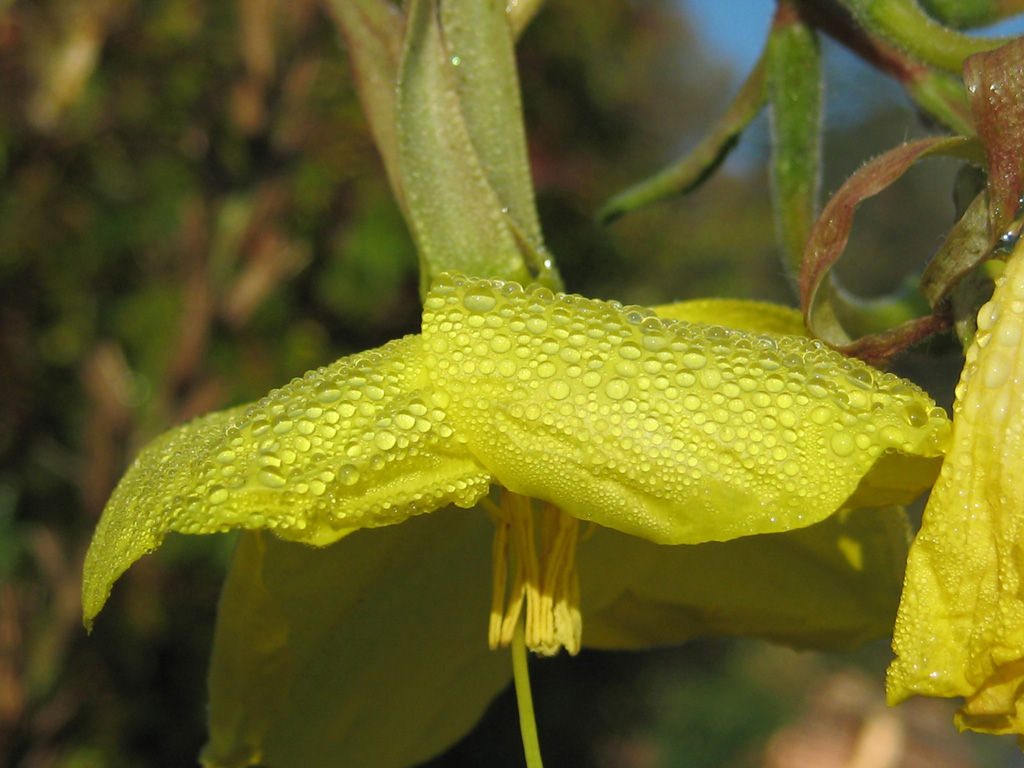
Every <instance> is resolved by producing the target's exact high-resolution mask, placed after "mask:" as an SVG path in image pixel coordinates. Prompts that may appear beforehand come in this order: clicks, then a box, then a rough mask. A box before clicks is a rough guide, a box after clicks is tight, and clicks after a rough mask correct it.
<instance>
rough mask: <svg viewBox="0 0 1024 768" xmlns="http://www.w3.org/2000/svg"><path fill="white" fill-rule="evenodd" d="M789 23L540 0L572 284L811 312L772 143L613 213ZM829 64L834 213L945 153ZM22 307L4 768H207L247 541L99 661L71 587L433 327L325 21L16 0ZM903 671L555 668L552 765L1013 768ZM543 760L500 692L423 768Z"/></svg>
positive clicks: (869, 277) (3, 147) (880, 272)
mask: <svg viewBox="0 0 1024 768" xmlns="http://www.w3.org/2000/svg"><path fill="white" fill-rule="evenodd" d="M726 7H728V8H729V9H730V11H729V13H727V14H725V15H724V16H723V13H722V9H723V8H726ZM771 12H772V6H771V4H770V3H767V2H756V3H755V2H749V3H748V2H746V1H744V2H742V3H739V2H735V3H715V2H713V0H706V1H705V2H691V3H688V4H683V5H680V4H679V3H678V2H677V3H673V2H668V1H664V2H662V1H660V0H630V1H629V2H626V1H625V0H608V1H607V2H600V3H594V2H592V1H591V0H549V3H548V5H547V7H546V8H545V9H544V10H543V11H542V12H541V13H540V15H539V16H538V17H537V19H536V20H535V21H534V22H533V24H532V26H531V27H530V28H529V29H528V30H527V32H526V34H525V35H524V37H523V39H522V41H521V42H520V44H519V48H518V52H519V59H520V74H521V78H522V88H523V95H524V108H525V115H526V123H527V129H528V134H529V143H530V155H531V160H532V165H533V172H534V178H535V183H536V187H537V195H538V204H539V208H540V215H541V220H542V223H543V226H544V231H545V234H546V237H547V242H548V245H549V247H550V249H551V250H552V252H553V253H554V254H555V255H556V257H557V259H558V262H559V264H560V267H561V270H562V274H563V276H564V278H565V281H566V284H567V286H568V287H569V289H570V290H572V291H576V292H580V293H584V294H587V295H591V296H597V297H604V298H617V299H620V300H623V301H627V302H633V303H657V302H665V301H670V300H675V299H681V298H687V297H693V296H700V295H723V296H737V297H753V298H761V299H769V300H774V301H780V302H785V303H790V304H791V303H793V302H794V296H793V294H792V292H791V290H790V286H789V284H788V282H787V278H786V277H785V274H784V272H783V269H782V267H781V266H780V260H779V257H778V255H777V252H776V248H775V245H774V240H773V234H772V217H771V212H770V209H769V204H768V190H767V181H766V172H765V167H764V162H765V157H766V154H767V150H768V131H767V127H766V123H765V121H763V120H762V121H760V122H759V123H757V124H755V126H754V127H753V128H752V129H751V130H750V131H749V132H748V134H747V135H746V136H745V137H744V139H743V142H742V143H741V146H740V149H739V150H738V152H737V154H736V156H735V158H734V159H732V160H730V162H729V163H727V165H726V167H725V169H724V172H723V173H720V174H719V175H718V176H716V177H715V178H714V179H713V180H712V181H711V182H710V183H709V184H708V185H707V186H706V187H705V188H703V189H701V190H700V191H699V192H697V193H696V194H694V195H692V196H690V197H688V198H684V199H678V200H674V201H670V202H666V203H663V204H661V205H659V206H656V207H653V208H651V209H649V210H645V211H642V212H638V213H635V214H632V215H630V216H627V217H625V218H624V219H621V220H620V221H618V222H616V223H615V224H613V225H611V226H610V227H608V228H602V227H599V226H598V225H597V224H595V221H594V214H595V212H596V211H597V209H598V208H599V207H600V205H601V204H602V203H603V202H605V201H606V200H607V199H608V198H609V197H610V196H611V195H612V194H613V193H614V192H616V191H619V190H620V189H621V188H623V187H625V186H628V185H629V184H631V183H633V182H635V181H636V180H638V179H639V178H641V177H643V176H645V175H646V174H649V173H652V172H654V171H656V170H658V169H659V168H660V167H661V166H662V165H664V164H666V163H668V162H669V161H671V160H672V159H674V158H675V157H677V156H679V155H680V154H681V153H682V152H684V151H685V150H686V149H687V148H689V147H690V146H692V145H693V144H694V143H695V142H696V140H697V139H698V138H699V136H700V135H701V132H702V131H703V130H705V129H707V127H708V126H709V125H710V123H711V121H712V120H713V119H714V118H715V116H716V115H717V114H718V113H719V112H720V111H721V110H722V109H724V107H725V105H726V104H727V102H728V99H729V98H730V97H731V95H732V93H733V91H734V89H735V88H736V87H737V86H738V83H739V81H740V78H741V77H742V75H743V74H744V70H745V67H748V66H749V65H750V64H751V63H752V61H753V60H754V59H755V58H756V56H757V54H758V53H759V47H760V41H761V38H762V36H763V34H764V33H765V31H766V30H767V26H768V22H769V18H770V15H771ZM826 59H827V61H828V62H829V79H828V83H827V93H828V96H827V99H828V104H829V112H828V116H827V122H826V144H825V157H826V176H825V182H824V185H823V191H824V192H826V193H828V192H831V191H833V190H834V189H835V188H836V187H837V186H838V185H839V183H840V182H841V180H842V179H843V178H844V177H845V176H846V175H847V174H848V173H850V172H851V171H852V170H854V169H855V168H857V167H858V166H859V165H860V164H861V163H863V162H864V160H866V159H867V158H869V157H871V156H873V155H875V154H878V153H879V152H881V151H883V150H884V149H886V148H888V147H890V146H892V145H894V144H896V143H898V142H900V141H902V140H904V139H906V138H910V137H913V136H916V135H920V134H921V133H922V132H923V130H924V129H923V128H922V126H921V125H920V124H919V122H918V120H917V118H916V116H915V115H914V113H913V112H912V111H911V110H910V109H909V108H908V107H907V106H906V103H905V102H904V101H903V99H902V97H901V95H900V93H899V91H898V89H896V88H895V87H894V86H891V85H889V84H888V83H887V82H886V81H884V80H883V79H882V78H881V77H880V76H877V75H875V74H874V73H872V72H870V71H868V70H866V69H865V68H864V67H862V66H860V65H859V64H858V63H857V62H856V61H854V60H853V59H852V57H851V56H849V55H848V54H846V53H844V52H843V51H841V50H839V49H838V48H836V47H835V46H826ZM954 172H955V167H953V166H947V165H943V164H942V163H941V162H935V163H932V164H931V165H927V166H925V167H922V168H920V169H918V170H915V171H914V172H913V173H912V174H910V175H909V176H908V178H907V179H906V180H904V181H902V182H901V183H900V184H898V185H897V186H896V187H895V188H894V189H892V190H891V191H889V192H886V193H885V194H884V195H883V196H882V197H880V198H879V199H877V200H876V201H872V202H870V203H868V204H866V205H865V206H864V211H863V213H862V214H860V215H859V216H858V223H857V227H855V237H854V242H853V244H852V245H851V251H850V252H849V256H848V257H847V259H846V265H847V266H846V268H845V269H844V267H843V265H842V264H841V265H840V270H841V272H842V274H843V276H844V279H845V280H846V282H847V283H848V284H849V285H850V286H851V287H854V288H855V289H857V290H859V291H862V292H866V293H869V294H870V293H877V292H881V291H884V290H887V289H889V288H891V287H893V286H894V285H896V284H898V283H899V282H900V281H901V280H902V278H903V276H904V274H905V272H906V271H907V270H910V269H913V268H915V267H918V266H920V264H921V262H922V260H923V259H924V258H925V257H927V256H928V255H929V254H930V253H931V251H932V250H933V249H934V248H935V247H936V246H937V245H938V243H939V242H940V236H941V235H942V233H943V232H945V231H946V229H948V227H949V225H950V224H951V221H952V214H953V207H952V202H951V199H950V193H949V189H950V185H951V179H952V175H953V173H954ZM849 265H855V268H854V267H851V266H849ZM0 296H2V298H0V765H4V766H12V767H13V766H17V767H18V768H51V767H52V768H92V767H93V766H96V767H97V768H98V767H99V766H119V767H120V766H123V767H124V768H136V767H138V768H143V767H146V768H149V767H152V768H163V767H167V768H170V767H171V766H187V765H194V764H195V759H196V757H195V756H196V754H197V753H198V750H199V748H200V746H201V745H202V743H203V740H204V732H203V723H204V716H205V713H204V704H205V692H204V687H205V682H204V677H205V667H206V659H207V656H208V653H209V645H210V638H211V635H212V622H213V618H214V612H215V608H216V601H217V595H218V591H219V587H220V582H221V579H222V577H223V574H224V569H225V566H226V563H227V559H228V557H229V555H230V551H231V545H232V540H231V537H230V536H222V537H197V538H191V539H188V538H185V537H171V538H170V539H169V541H168V544H167V545H165V546H164V547H163V548H162V549H160V550H159V552H157V553H156V554H155V555H152V556H149V557H146V558H144V559H143V560H142V561H140V562H139V563H138V564H136V566H135V567H133V568H132V569H131V571H129V573H128V574H127V575H126V576H125V577H123V578H122V579H121V581H120V582H119V584H118V586H117V588H116V589H115V592H114V595H113V597H112V600H111V602H110V603H109V605H108V607H107V609H106V610H105V611H104V613H103V615H102V616H101V617H100V619H99V621H98V622H97V625H96V630H95V631H94V632H93V634H92V635H91V636H89V637H87V636H86V635H85V633H84V630H83V629H82V627H81V621H80V604H79V588H80V566H81V562H82V558H83V556H84V552H85V549H86V547H87V545H88V541H89V537H90V535H91V531H92V528H93V526H94V525H95V523H96V521H97V519H98V517H99V514H100V512H101V510H102V508H103V505H104V503H105V501H106V498H107V496H108V495H109V493H110V491H111V489H112V488H113V486H114V484H115V483H116V481H117V479H118V477H119V476H120V474H121V472H122V471H123V469H124V467H125V465H126V463H127V461H129V460H130V459H131V457H132V456H133V455H134V453H135V452H136V451H137V450H138V449H139V448H140V447H141V446H142V445H143V444H144V443H145V442H146V441H148V440H149V439H150V438H152V437H153V436H155V435H156V434H158V433H159V432H161V431H163V430H164V429H165V428H166V427H168V426H169V425H170V424H172V423H176V422H179V421H182V420H185V419H187V418H190V417H192V416H194V415H197V414H199V413H202V412H205V411H208V410H211V409H214V408H217V407H221V406H225V405H229V404H235V403H241V402H245V401H247V400H251V399H255V398H257V397H259V396H261V395H262V394H264V393H265V392H266V391H268V390H269V389H271V388H272V387H274V386H276V385H280V384H281V383H284V382H286V381H288V380H289V379H290V378H292V377H294V376H296V375H300V374H301V373H302V372H303V371H305V370H306V369H308V368H312V367H315V366H318V365H321V364H323V363H325V362H328V361H331V360H333V359H335V358H337V357H340V356H342V355H345V354H348V353H351V352H353V351H357V350H361V349H365V348H367V347H372V346H377V345H379V344H381V343H382V342H384V341H386V340H388V339H391V338H395V337H397V336H399V335H401V334H404V333H409V332H415V331H416V330H417V325H418V321H419V299H418V296H417V275H416V257H415V253H414V250H413V246H412V242H411V240H410V238H409V235H408V233H407V232H406V229H405V226H404V224H403V221H402V219H401V216H400V214H399V212H398V211H397V209H396V208H395V206H394V204H393V203H392V202H391V198H390V193H389V191H388V189H387V187H386V183H385V181H384V174H383V171H382V168H381V164H380V162H379V159H378V157H377V156H376V154H375V150H374V148H373V145H372V142H371V140H370V137H369V133H368V131H367V128H366V125H365V124H364V122H363V119H362V117H361V114H360V110H359V106H358V104H357V101H356V98H355V94H354V90H353V87H352V82H351V77H350V73H349V67H348V62H347V60H346V57H345V53H344V50H343V47H342V45H341V44H340V42H339V39H338V35H337V33H336V31H335V29H334V27H333V26H332V23H331V22H330V20H329V18H328V17H327V16H326V14H325V13H324V11H323V9H322V8H321V7H320V5H319V4H318V3H317V2H314V0H146V1H145V2H142V1H141V0H91V2H88V3H86V2H81V0H25V1H17V0H13V1H12V0H0ZM926 351H927V352H930V353H932V354H931V356H925V355H924V354H923V353H920V354H913V355H910V356H909V357H908V358H906V359H904V361H903V365H904V367H905V369H906V370H907V371H910V372H911V373H912V374H913V375H915V376H917V377H918V379H919V380H922V383H925V384H926V385H927V386H929V387H930V388H931V389H932V390H933V392H934V393H935V394H936V396H937V397H939V398H940V399H943V400H945V401H947V402H948V400H949V398H950V397H951V395H950V393H951V388H952V385H953V383H954V379H955V375H956V369H957V367H958V357H957V355H956V354H955V352H954V351H953V350H951V349H949V348H947V345H946V344H945V343H943V342H941V341H940V342H935V343H933V344H932V345H931V349H929V350H926ZM921 377H925V378H924V379H922V378H921ZM888 659H889V651H888V648H887V646H886V644H885V643H884V642H879V643H877V644H876V645H875V646H873V647H870V648H867V649H865V650H864V651H862V652H860V653H858V654H855V655H850V656H836V655H821V654H813V653H797V652H794V651H790V650H787V649H783V648H777V647H773V646H769V645H766V644H763V643H755V642H747V641H724V640H706V641H700V642H694V643H690V644H688V645H686V646H683V647H681V648H675V649H666V650H662V651H654V652H648V653H630V654H616V653H597V652H586V651H584V652H583V653H582V654H580V656H578V657H576V658H573V659H570V658H558V659H554V660H544V661H539V662H537V663H536V664H535V665H534V671H535V673H534V674H535V683H534V684H535V698H536V701H537V708H538V718H539V722H540V729H541V734H540V736H541V743H542V745H543V747H544V750H545V757H546V759H547V762H548V765H549V766H552V768H558V767H559V766H583V767H584V768H586V767H587V766H594V768H655V767H662V766H665V767H667V766H684V767H686V768H691V767H692V768H704V767H705V766H707V767H708V768H711V767H712V766H737V767H740V766H764V767H765V768H769V767H770V768H804V767H805V766H806V767H807V768H810V767H811V766H813V767H814V768H832V766H835V767H836V768H839V767H840V766H843V767H845V768H883V767H889V768H896V767H897V766H899V767H901V768H902V767H907V768H909V767H910V766H933V767H936V768H947V767H948V768H970V767H972V766H975V767H978V768H980V767H982V766H984V767H988V766H1024V760H1022V758H1021V755H1020V752H1019V751H1018V750H1017V749H1016V747H1015V746H1014V744H1013V743H1012V741H1009V740H1004V739H997V738H992V737H985V738H981V737H972V736H969V735H965V736H959V735H957V734H955V732H954V729H953V727H952V719H951V718H952V707H951V706H949V705H948V704H947V703H945V702H934V701H915V702H911V703H909V704H907V705H904V706H903V707H901V708H899V709H897V710H887V709H886V708H885V706H884V693H883V687H882V686H883V676H884V668H885V665H886V664H887V662H888ZM521 764H522V752H521V747H520V744H519V736H518V722H517V719H516V715H515V713H514V701H513V699H512V697H511V695H510V694H509V693H506V694H505V695H504V696H502V697H501V698H500V699H499V700H498V701H496V702H495V704H494V706H493V707H492V708H491V710H490V712H489V714H488V716H487V718H486V719H485V720H484V721H483V722H482V723H481V724H480V725H479V727H478V728H477V729H476V730H475V731H474V732H473V733H472V734H471V735H470V736H469V737H468V738H467V739H466V740H465V741H464V742H463V743H461V744H460V745H458V746H456V747H455V748H454V749H453V750H452V751H451V752H450V753H449V754H447V755H445V756H443V757H441V758H438V759H437V760H436V761H434V762H432V763H431V766H433V767H434V768H455V767H456V766H481V765H486V766H498V767H499V768H500V766H518V765H521Z"/></svg>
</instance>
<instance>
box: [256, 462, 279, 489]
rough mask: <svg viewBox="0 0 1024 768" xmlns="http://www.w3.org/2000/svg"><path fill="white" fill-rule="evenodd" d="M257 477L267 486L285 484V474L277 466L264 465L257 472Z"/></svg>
mask: <svg viewBox="0 0 1024 768" xmlns="http://www.w3.org/2000/svg"><path fill="white" fill-rule="evenodd" d="M256 478H257V479H258V480H259V481H260V482H261V483H263V485H265V486H267V488H283V487H284V485H285V479H284V475H282V474H281V472H280V471H279V470H278V469H276V468H275V467H264V468H263V469H261V470H260V471H259V472H258V473H257V475H256Z"/></svg>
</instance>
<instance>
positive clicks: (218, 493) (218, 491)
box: [206, 485, 228, 504]
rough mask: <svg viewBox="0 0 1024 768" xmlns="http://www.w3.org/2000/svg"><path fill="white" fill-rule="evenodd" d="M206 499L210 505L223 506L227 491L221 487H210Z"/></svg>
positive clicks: (226, 498)
mask: <svg viewBox="0 0 1024 768" xmlns="http://www.w3.org/2000/svg"><path fill="white" fill-rule="evenodd" d="M206 499H207V501H209V502H210V503H211V504H223V503H224V502H225V501H227V500H228V489H227V488H225V487H224V486H223V485H211V486H210V490H209V491H208V493H207V496H206Z"/></svg>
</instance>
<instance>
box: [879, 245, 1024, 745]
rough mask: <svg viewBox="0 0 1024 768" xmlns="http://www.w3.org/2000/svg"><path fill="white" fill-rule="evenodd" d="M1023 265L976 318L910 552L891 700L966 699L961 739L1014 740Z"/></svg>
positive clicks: (1023, 493) (1021, 637)
mask: <svg viewBox="0 0 1024 768" xmlns="http://www.w3.org/2000/svg"><path fill="white" fill-rule="evenodd" d="M1022 338H1024V253H1022V252H1021V250H1020V249H1019V248H1018V250H1017V251H1016V252H1015V254H1014V255H1013V256H1012V258H1011V259H1010V261H1009V263H1008V264H1007V267H1006V271H1005V274H1004V275H1003V276H1002V277H1001V278H1000V279H999V281H997V285H996V289H995V293H994V294H993V296H992V300H991V301H990V302H989V303H988V304H986V305H985V306H984V307H982V309H981V312H980V313H979V315H978V334H977V336H976V337H975V340H974V342H973V344H972V345H971V347H970V348H969V349H968V351H967V360H966V362H965V364H964V369H963V373H962V375H961V379H960V383H959V385H958V387H957V400H956V404H955V406H954V421H953V439H952V445H951V449H950V453H949V455H948V457H947V458H946V461H945V463H944V464H943V466H942V474H941V476H940V477H939V480H938V482H937V483H936V485H935V489H934V490H933V491H932V495H931V497H930V499H929V501H928V506H927V508H926V510H925V514H924V520H923V523H922V526H921V531H920V532H919V533H918V535H917V537H916V539H915V540H914V544H913V545H912V547H911V550H910V557H909V560H908V563H907V576H906V584H905V586H904V592H903V599H902V601H901V604H900V611H899V615H898V619H897V624H896V632H895V635H894V637H893V649H894V650H895V652H896V654H897V658H896V659H895V661H893V663H892V666H891V667H890V669H889V679H888V689H889V699H890V701H891V702H893V703H896V702H899V701H902V700H903V699H906V698H908V697H909V696H912V695H914V694H923V695H927V696H965V697H967V699H968V701H967V705H966V706H965V707H964V709H963V710H962V711H961V714H960V716H959V718H958V722H959V724H960V725H961V727H966V728H974V729H977V730H984V731H990V732H995V733H1002V732H1007V731H1013V732H1017V733H1022V732H1024V718H1022V714H1024V713H1019V712H1018V708H1019V707H1020V706H1021V704H1020V699H1019V696H1020V693H1019V691H1020V690H1021V686H1022V684H1024V597H1022V595H1024V540H1022V534H1024V531H1022V528H1021V524H1022V522H1024V515H1022V514H1021V513H1022V511H1024V407H1022V403H1024V345H1022Z"/></svg>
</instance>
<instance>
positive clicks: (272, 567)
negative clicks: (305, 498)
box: [203, 508, 512, 768]
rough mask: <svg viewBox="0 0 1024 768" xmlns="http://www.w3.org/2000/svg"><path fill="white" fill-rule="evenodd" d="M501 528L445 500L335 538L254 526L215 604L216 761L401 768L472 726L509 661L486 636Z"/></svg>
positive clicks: (209, 762) (210, 760) (212, 766)
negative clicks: (296, 537) (400, 519)
mask: <svg viewBox="0 0 1024 768" xmlns="http://www.w3.org/2000/svg"><path fill="white" fill-rule="evenodd" d="M493 533H494V526H493V524H492V523H491V521H490V518H489V517H488V515H487V514H486V512H484V511H482V510H480V509H472V510H461V509H456V508H447V509H443V510H438V512H437V513H436V514H433V515H422V516H419V517H416V518H414V519H411V520H408V521H407V522H405V523H403V524H402V525H396V526H389V527H387V528H383V529H379V530H373V531H359V532H356V533H354V534H352V535H351V536H347V537H345V538H344V539H342V540H341V541H339V542H338V543H336V544H334V545H332V546H330V547H324V548H323V549H310V548H309V547H305V546H301V545H298V544H294V543H291V542H285V541H280V540H278V539H276V538H275V537H273V536H264V537H263V541H262V543H261V542H260V541H259V539H255V540H254V537H255V536H256V534H246V535H245V536H244V537H243V539H242V540H241V542H240V546H239V551H238V552H237V553H236V556H235V560H234V562H233V563H232V568H231V573H230V575H229V578H228V583H227V586H226V588H225V593H224V595H223V597H222V599H221V603H220V606H219V610H218V617H217V635H216V638H215V641H214V651H213V658H212V661H211V672H210V694H211V701H210V741H209V743H208V744H207V746H206V748H205V750H204V752H203V760H204V764H205V765H206V766H207V768H243V767H244V766H248V765H253V764H255V763H256V762H257V761H259V762H261V763H262V764H265V765H271V766H302V768H334V767H335V766H338V765H346V766H358V767H359V768H404V767H405V766H410V765H416V764H419V763H421V762H422V761H424V760H427V759H429V758H430V757H432V756H433V755H435V754H437V753H439V752H441V751H443V750H444V749H445V748H446V747H448V746H449V745H451V744H452V743H454V742H455V741H456V740H457V739H459V738H460V737H461V736H463V735H464V734H465V733H466V732H467V731H468V730H469V729H470V728H471V727H472V726H473V725H474V724H475V723H476V722H477V721H478V720H479V719H480V717H481V716H482V714H483V712H484V709H485V708H486V707H487V705H488V704H489V703H490V701H491V700H492V699H493V698H494V696H496V695H497V694H498V692H499V691H501V689H502V688H504V687H505V685H506V684H507V683H508V681H509V679H510V678H511V672H512V669H511V664H510V663H509V659H508V655H507V654H503V653H494V652H492V651H490V650H489V649H488V647H487V611H488V609H489V606H490V589H491V584H490V581H491V561H490V559H491V550H490V546H491V538H492V537H493ZM268 617H270V618H268ZM282 634H287V638H288V643H287V647H284V648H282V647H278V646H277V645H276V644H275V643H273V642H263V641H262V638H263V637H265V636H267V635H269V636H271V637H277V636H280V635H282ZM239 638H250V639H253V640H255V642H250V641H249V640H245V641H242V640H240V639H239ZM286 669H287V670H291V673H292V674H291V675H290V676H289V675H281V674H280V672H281V671H282V670H286ZM289 680H290V682H289Z"/></svg>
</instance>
